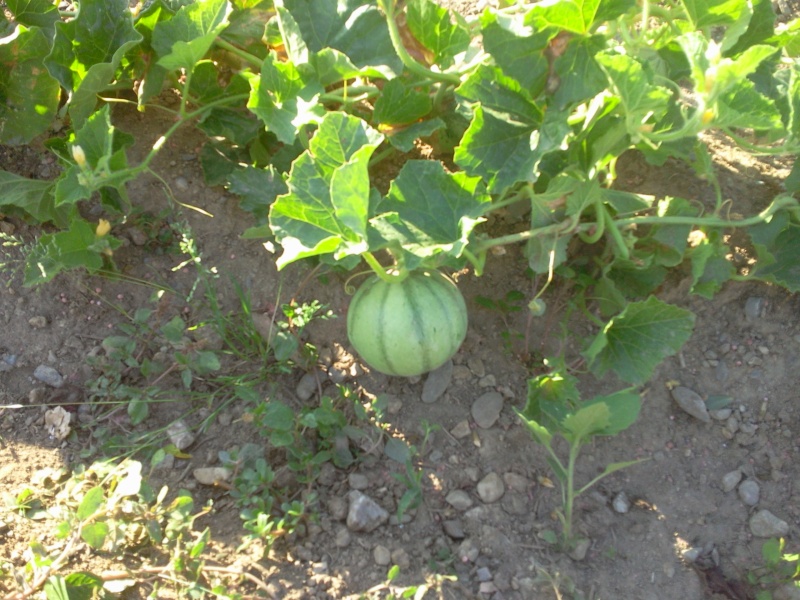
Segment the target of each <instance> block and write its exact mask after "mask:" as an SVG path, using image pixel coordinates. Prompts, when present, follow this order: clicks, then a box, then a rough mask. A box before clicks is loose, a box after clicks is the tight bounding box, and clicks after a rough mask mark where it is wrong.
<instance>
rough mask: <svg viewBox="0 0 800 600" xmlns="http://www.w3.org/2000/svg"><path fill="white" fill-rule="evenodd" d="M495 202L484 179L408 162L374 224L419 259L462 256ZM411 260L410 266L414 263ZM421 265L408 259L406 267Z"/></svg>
mask: <svg viewBox="0 0 800 600" xmlns="http://www.w3.org/2000/svg"><path fill="white" fill-rule="evenodd" d="M490 201H491V199H490V197H489V195H488V194H487V193H486V190H485V189H484V187H483V184H482V183H481V181H480V178H478V177H469V176H467V175H466V174H465V173H454V174H450V173H446V172H445V170H444V167H443V165H442V164H441V163H440V162H438V161H430V160H410V161H407V162H406V163H405V164H404V165H403V168H402V169H401V170H400V174H399V175H398V176H397V178H396V179H395V180H394V181H392V185H391V187H390V188H389V193H388V194H387V195H386V198H385V199H384V200H382V201H381V203H380V204H379V206H378V211H379V212H380V213H381V214H379V215H378V216H376V217H374V218H373V219H371V220H370V225H371V226H372V227H373V228H374V229H375V230H376V231H377V232H378V233H379V235H380V236H381V238H382V239H383V240H385V241H386V242H388V243H389V245H391V246H395V247H397V246H399V247H401V248H402V249H403V250H405V251H406V252H407V253H409V254H411V255H412V256H413V257H416V258H417V259H427V258H430V257H432V256H434V255H436V254H439V253H444V254H447V255H448V256H452V257H454V258H458V257H460V256H461V254H462V252H463V250H464V248H465V247H466V246H467V244H468V242H469V236H470V234H471V233H472V231H473V229H474V228H475V226H476V225H477V224H478V223H480V222H481V221H482V220H483V218H482V216H481V215H482V214H483V212H484V210H485V207H486V205H487V204H488V203H489V202H490ZM409 260H410V262H408V261H409ZM418 262H419V261H414V260H413V259H411V257H407V262H406V266H407V267H408V268H410V269H413V268H416V266H418V265H417V263H418Z"/></svg>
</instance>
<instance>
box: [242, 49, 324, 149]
mask: <svg viewBox="0 0 800 600" xmlns="http://www.w3.org/2000/svg"><path fill="white" fill-rule="evenodd" d="M250 87H251V91H250V100H249V101H248V103H247V108H249V109H250V110H251V111H252V112H253V113H254V114H255V115H256V116H258V118H259V119H261V121H262V122H263V123H264V124H265V125H266V126H267V130H269V131H271V132H272V133H274V134H275V136H276V137H277V138H278V139H279V140H280V141H281V142H283V143H284V144H292V143H294V140H295V137H296V136H297V131H298V129H300V128H301V127H302V126H304V125H306V124H308V123H316V122H318V121H319V120H320V119H321V118H322V116H323V115H324V114H325V109H324V107H323V106H322V105H321V104H319V100H318V97H319V94H320V93H322V92H323V91H324V89H323V88H322V86H321V85H320V84H319V83H318V82H317V81H316V80H315V79H309V78H308V77H306V76H304V75H303V74H301V72H300V71H299V70H298V69H297V67H295V66H294V65H293V64H292V63H291V62H281V61H279V60H278V59H277V57H276V56H275V54H274V53H272V54H270V55H269V56H267V58H265V59H264V62H263V64H262V65H261V75H260V76H258V77H253V78H252V79H251V80H250Z"/></svg>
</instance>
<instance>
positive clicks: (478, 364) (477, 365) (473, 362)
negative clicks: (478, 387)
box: [467, 356, 486, 378]
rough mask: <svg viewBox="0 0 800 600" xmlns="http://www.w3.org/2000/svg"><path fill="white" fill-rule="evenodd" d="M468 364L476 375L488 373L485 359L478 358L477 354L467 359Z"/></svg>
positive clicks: (482, 375) (480, 375)
mask: <svg viewBox="0 0 800 600" xmlns="http://www.w3.org/2000/svg"><path fill="white" fill-rule="evenodd" d="M467 366H468V367H469V370H470V371H472V374H473V375H475V376H476V377H479V378H480V377H484V376H485V375H486V367H485V366H484V364H483V361H482V360H481V359H480V358H478V357H477V356H470V357H469V358H468V359H467Z"/></svg>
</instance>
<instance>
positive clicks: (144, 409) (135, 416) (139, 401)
mask: <svg viewBox="0 0 800 600" xmlns="http://www.w3.org/2000/svg"><path fill="white" fill-rule="evenodd" d="M185 372H186V371H182V373H185ZM149 414H150V403H149V402H148V398H146V397H142V396H136V397H134V398H131V399H130V400H129V401H128V417H130V420H131V425H139V424H140V423H143V422H144V420H145V419H146V418H147V416H148V415H149Z"/></svg>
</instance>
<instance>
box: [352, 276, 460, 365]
mask: <svg viewBox="0 0 800 600" xmlns="http://www.w3.org/2000/svg"><path fill="white" fill-rule="evenodd" d="M466 335H467V306H466V304H465V303H464V297H463V296H462V295H461V292H460V291H459V290H458V287H456V285H455V283H453V281H452V280H450V279H448V278H447V277H445V276H444V275H443V274H442V273H440V272H439V271H413V272H412V273H410V274H409V275H408V276H407V277H405V278H404V279H401V280H400V278H398V281H385V280H383V279H381V278H380V277H378V276H377V275H373V276H372V277H371V278H370V279H368V280H367V281H365V282H364V283H363V284H362V285H361V287H360V288H359V289H358V291H357V292H356V294H355V296H353V300H352V301H351V302H350V308H349V309H348V311H347V336H348V338H349V339H350V343H351V344H352V345H353V347H354V348H355V349H356V351H357V352H358V353H359V355H361V358H362V359H364V362H366V363H367V365H369V366H370V367H371V368H373V369H375V370H377V371H380V372H381V373H385V374H387V375H398V376H404V377H412V376H414V375H421V374H423V373H427V372H428V371H432V370H434V369H436V368H438V367H440V366H442V365H443V364H444V363H445V362H447V361H448V360H449V359H450V358H452V357H453V355H454V354H455V353H456V351H458V349H459V347H460V346H461V343H462V342H463V341H464V337H465V336H466Z"/></svg>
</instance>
